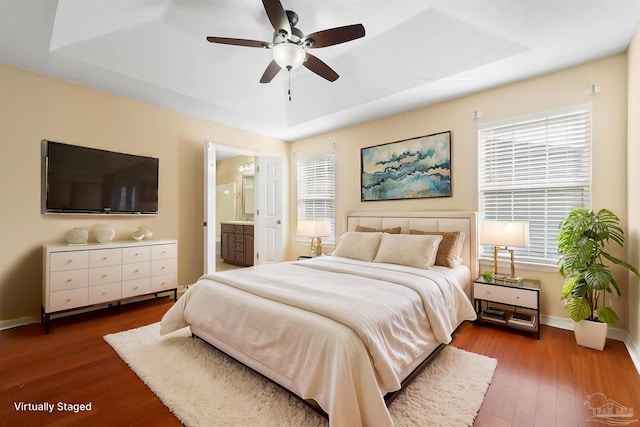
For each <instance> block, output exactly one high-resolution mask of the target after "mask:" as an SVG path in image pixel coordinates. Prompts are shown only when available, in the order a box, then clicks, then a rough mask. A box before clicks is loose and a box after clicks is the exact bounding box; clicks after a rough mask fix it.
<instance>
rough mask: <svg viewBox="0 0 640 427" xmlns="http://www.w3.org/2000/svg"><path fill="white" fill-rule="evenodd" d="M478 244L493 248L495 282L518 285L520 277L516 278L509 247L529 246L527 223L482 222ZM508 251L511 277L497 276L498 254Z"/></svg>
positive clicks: (511, 250)
mask: <svg viewBox="0 0 640 427" xmlns="http://www.w3.org/2000/svg"><path fill="white" fill-rule="evenodd" d="M480 244H483V245H494V246H493V275H494V277H495V278H496V280H499V281H504V282H509V283H518V282H520V280H522V278H521V277H516V274H515V273H516V269H515V264H514V262H513V249H509V246H516V247H522V248H523V247H527V246H529V223H528V222H508V221H482V225H481V229H480ZM500 250H505V251H508V252H509V253H510V254H511V275H510V276H507V275H498V274H497V273H498V252H499V251H500Z"/></svg>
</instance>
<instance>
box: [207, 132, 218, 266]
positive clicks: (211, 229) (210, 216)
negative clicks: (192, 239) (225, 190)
mask: <svg viewBox="0 0 640 427" xmlns="http://www.w3.org/2000/svg"><path fill="white" fill-rule="evenodd" d="M217 255H218V254H217V253H216V147H215V146H214V145H213V143H211V142H209V141H205V142H204V273H205V274H209V273H213V272H214V271H216V257H217Z"/></svg>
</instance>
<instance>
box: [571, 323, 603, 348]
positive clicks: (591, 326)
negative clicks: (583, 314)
mask: <svg viewBox="0 0 640 427" xmlns="http://www.w3.org/2000/svg"><path fill="white" fill-rule="evenodd" d="M573 331H574V333H575V335H576V343H577V344H578V345H580V346H582V347H588V348H592V349H594V350H600V351H602V349H603V348H604V344H605V341H606V340H607V324H606V323H604V322H594V321H591V320H582V321H580V322H578V323H575V322H574V323H573Z"/></svg>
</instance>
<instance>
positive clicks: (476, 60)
mask: <svg viewBox="0 0 640 427" xmlns="http://www.w3.org/2000/svg"><path fill="white" fill-rule="evenodd" d="M282 2H283V6H284V8H285V9H290V10H294V11H295V12H296V13H298V15H299V17H300V21H299V22H298V25H297V27H298V28H299V29H301V30H302V31H303V32H305V33H306V34H309V33H311V32H315V31H319V30H323V29H327V28H332V27H337V26H342V25H349V24H355V23H362V24H363V25H364V27H365V29H366V36H365V37H364V38H362V39H358V40H355V41H351V42H348V43H344V44H340V45H335V46H330V47H326V48H321V49H315V50H314V51H313V54H314V55H315V56H317V57H318V58H320V59H322V60H323V61H324V62H326V63H327V64H328V65H329V66H331V67H332V68H333V69H334V70H335V71H336V72H337V73H338V74H340V78H339V79H338V80H337V81H335V82H334V83H330V82H328V81H326V80H324V79H322V78H321V77H319V76H317V75H315V74H313V73H312V72H310V71H309V70H307V69H306V68H299V69H296V70H293V71H292V72H291V74H290V78H291V81H290V84H291V92H292V101H289V100H288V97H287V88H288V85H289V78H288V77H289V76H288V74H289V73H287V72H286V71H281V72H280V73H279V74H278V75H277V76H276V77H275V79H274V80H273V81H272V82H271V83H269V84H260V83H259V80H260V77H261V76H262V73H263V72H264V70H265V68H266V66H267V65H268V64H269V62H270V61H271V51H270V50H266V49H256V48H248V47H239V46H228V45H219V44H212V43H208V42H207V41H206V39H205V37H206V36H219V37H233V38H245V39H253V40H264V41H269V42H270V41H271V40H272V34H273V29H272V27H271V25H270V23H269V20H268V18H267V16H266V13H265V11H264V8H263V6H262V2H261V1H259V0H224V1H223V0H126V1H125V0H57V1H55V0H0V61H1V62H2V63H5V64H9V65H13V66H16V67H20V68H24V69H28V70H32V71H35V72H38V73H42V74H46V75H50V76H53V77H56V78H59V79H63V80H67V81H70V82H74V83H78V84H81V85H85V86H89V87H93V88H97V89H101V90H105V91H108V92H112V93H115V94H118V95H122V96H126V97H129V98H134V99H138V100H141V101H144V102H148V103H151V104H154V105H158V106H161V107H165V108H169V109H171V110H175V111H179V112H182V113H185V114H189V115H193V116H197V117H202V118H206V119H209V120H213V121H216V122H219V123H224V124H226V125H230V126H234V127H238V128H242V129H246V130H249V131H253V132H257V133H260V134H264V135H268V136H272V137H275V138H278V139H282V140H286V141H292V140H296V139H300V138H303V137H306V136H310V135H314V134H318V133H322V132H326V131H328V130H332V129H337V128H340V127H344V126H348V125H352V124H356V123H360V122H364V121H368V120H372V119H375V118H379V117H383V116H387V115H390V114H393V113H398V112H402V111H407V110H410V109H414V108H417V107H420V106H424V105H429V104H432V103H435V102H439V101H442V100H445V99H450V98H454V97H458V96H461V95H464V94H468V93H472V92H476V91H479V90H483V89H487V88H490V87H494V86H498V85H502V84H504V83H508V82H512V81H517V80H521V79H525V78H529V77H532V76H535V75H539V74H543V73H548V72H551V71H554V70H558V69H562V68H566V67H569V66H572V65H576V64H580V63H584V62H587V61H591V60H594V59H598V58H602V57H605V56H608V55H612V54H616V53H620V52H624V51H625V50H626V49H627V47H628V44H629V41H630V40H631V37H632V35H633V33H634V31H635V29H636V27H637V26H638V23H639V22H640V0H594V1H577V0H511V1H506V0H494V1H489V0H468V1H456V0H448V1H423V0H413V1H398V0H391V1H373V0H340V1H336V0H332V1H325V0H323V1H321V0H314V1H311V0H282Z"/></svg>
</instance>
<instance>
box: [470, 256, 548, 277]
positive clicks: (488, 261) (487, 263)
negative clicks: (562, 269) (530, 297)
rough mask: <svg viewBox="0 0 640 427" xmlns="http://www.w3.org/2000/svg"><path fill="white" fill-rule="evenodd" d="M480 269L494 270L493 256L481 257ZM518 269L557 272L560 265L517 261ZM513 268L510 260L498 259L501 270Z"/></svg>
mask: <svg viewBox="0 0 640 427" xmlns="http://www.w3.org/2000/svg"><path fill="white" fill-rule="evenodd" d="M480 266H481V267H480V270H481V271H488V270H493V258H480ZM515 266H516V270H529V271H541V272H545V273H557V272H558V266H557V265H550V264H538V263H533V262H518V261H516V262H515ZM510 268H511V263H510V262H509V261H508V260H502V259H498V269H499V270H501V271H507V270H509V269H510Z"/></svg>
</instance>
